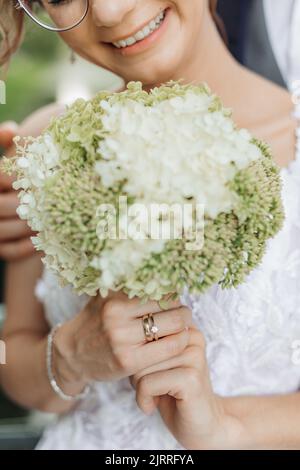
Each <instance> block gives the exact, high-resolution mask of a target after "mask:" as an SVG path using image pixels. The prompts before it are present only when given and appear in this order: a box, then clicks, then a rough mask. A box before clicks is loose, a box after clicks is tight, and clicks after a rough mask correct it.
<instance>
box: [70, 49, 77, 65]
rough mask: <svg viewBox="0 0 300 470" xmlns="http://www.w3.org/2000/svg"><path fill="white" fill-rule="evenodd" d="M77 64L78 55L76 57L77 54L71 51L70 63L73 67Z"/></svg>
mask: <svg viewBox="0 0 300 470" xmlns="http://www.w3.org/2000/svg"><path fill="white" fill-rule="evenodd" d="M75 62H76V55H75V52H74V51H73V50H71V54H70V63H71V64H72V65H73V64H75Z"/></svg>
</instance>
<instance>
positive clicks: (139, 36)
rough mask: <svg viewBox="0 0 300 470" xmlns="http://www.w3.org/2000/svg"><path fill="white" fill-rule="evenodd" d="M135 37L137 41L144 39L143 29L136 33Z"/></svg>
mask: <svg viewBox="0 0 300 470" xmlns="http://www.w3.org/2000/svg"><path fill="white" fill-rule="evenodd" d="M134 37H135V39H136V40H137V41H141V40H142V39H144V37H145V35H144V33H143V31H139V32H138V33H136V35H135V36H134Z"/></svg>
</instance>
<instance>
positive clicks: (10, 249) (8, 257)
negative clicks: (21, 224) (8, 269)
mask: <svg viewBox="0 0 300 470" xmlns="http://www.w3.org/2000/svg"><path fill="white" fill-rule="evenodd" d="M34 252H35V249H34V246H33V245H32V242H31V240H30V238H24V239H23V240H18V241H15V242H13V243H12V242H7V243H0V258H2V259H4V260H5V261H16V260H19V259H22V258H26V257H27V256H30V255H32V254H33V253H34Z"/></svg>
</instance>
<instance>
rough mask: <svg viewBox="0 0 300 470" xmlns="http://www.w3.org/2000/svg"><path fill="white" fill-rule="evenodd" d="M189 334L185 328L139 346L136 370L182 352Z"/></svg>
mask: <svg viewBox="0 0 300 470" xmlns="http://www.w3.org/2000/svg"><path fill="white" fill-rule="evenodd" d="M189 336H190V332H189V330H183V331H181V332H180V333H177V334H175V335H170V336H166V337H165V338H162V339H160V340H159V341H153V342H152V343H147V344H144V345H142V346H140V347H137V348H136V349H135V357H134V363H135V370H136V372H138V371H141V370H143V369H146V368H148V367H150V366H152V365H155V364H159V363H160V362H163V361H166V360H168V359H170V358H171V357H174V356H178V355H179V354H181V353H182V351H184V349H185V348H186V347H187V345H188V343H189Z"/></svg>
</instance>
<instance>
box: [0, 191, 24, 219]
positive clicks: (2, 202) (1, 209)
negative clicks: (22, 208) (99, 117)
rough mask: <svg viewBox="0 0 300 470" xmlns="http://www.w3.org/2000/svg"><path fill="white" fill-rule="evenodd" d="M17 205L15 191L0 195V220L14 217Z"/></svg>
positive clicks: (17, 199)
mask: <svg viewBox="0 0 300 470" xmlns="http://www.w3.org/2000/svg"><path fill="white" fill-rule="evenodd" d="M19 205H20V201H19V198H18V195H17V193H16V192H15V191H10V192H9V193H2V194H0V218H10V217H16V216H17V212H16V210H17V207H18V206H19Z"/></svg>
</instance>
